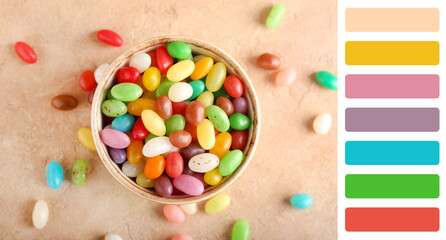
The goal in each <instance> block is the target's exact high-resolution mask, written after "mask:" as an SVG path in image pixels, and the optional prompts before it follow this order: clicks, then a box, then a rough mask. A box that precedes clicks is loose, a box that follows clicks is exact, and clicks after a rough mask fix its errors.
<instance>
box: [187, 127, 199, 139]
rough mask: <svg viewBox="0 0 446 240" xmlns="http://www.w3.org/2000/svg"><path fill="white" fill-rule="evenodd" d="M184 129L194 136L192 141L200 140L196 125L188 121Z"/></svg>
mask: <svg viewBox="0 0 446 240" xmlns="http://www.w3.org/2000/svg"><path fill="white" fill-rule="evenodd" d="M184 131H186V132H188V133H190V135H191V136H192V141H198V138H197V127H196V126H194V125H192V124H190V123H186V126H184Z"/></svg>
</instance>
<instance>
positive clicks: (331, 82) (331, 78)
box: [316, 71, 338, 90]
mask: <svg viewBox="0 0 446 240" xmlns="http://www.w3.org/2000/svg"><path fill="white" fill-rule="evenodd" d="M316 80H317V81H318V82H319V83H320V84H321V85H322V86H324V87H326V88H328V89H331V90H338V78H337V77H336V76H335V75H333V74H331V73H329V72H327V71H321V72H318V73H316Z"/></svg>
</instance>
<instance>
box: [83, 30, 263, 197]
mask: <svg viewBox="0 0 446 240" xmlns="http://www.w3.org/2000/svg"><path fill="white" fill-rule="evenodd" d="M174 41H179V42H185V43H187V44H189V45H192V46H195V47H197V48H199V49H204V50H206V51H209V52H212V53H214V54H215V55H216V56H218V57H219V58H221V60H223V62H224V63H225V65H226V66H227V67H230V68H231V70H232V71H233V72H234V74H236V75H237V76H239V77H240V78H241V79H242V81H243V84H244V86H245V94H246V95H245V97H246V96H247V97H248V98H247V100H248V103H249V107H250V109H251V112H252V114H251V115H252V125H251V127H252V132H251V133H250V137H249V138H248V144H247V146H246V147H245V149H244V154H245V158H244V160H243V162H242V164H241V165H240V166H239V167H238V169H237V170H236V171H235V172H234V173H233V174H232V175H230V176H229V177H227V178H226V179H225V181H224V182H222V183H221V184H219V185H217V186H216V187H214V188H212V189H210V190H208V191H205V192H204V193H203V194H201V195H199V196H188V197H171V198H166V197H161V196H159V195H155V194H153V193H151V192H149V191H147V190H143V188H141V187H138V186H136V184H135V183H134V181H133V180H131V179H129V178H128V177H126V176H125V175H124V174H123V173H122V171H121V170H118V169H117V168H116V165H115V163H114V162H113V160H112V159H111V158H110V157H109V155H108V152H107V147H106V146H105V145H104V144H103V143H102V141H101V140H100V136H99V129H102V126H101V127H100V126H99V122H100V121H101V108H100V105H101V104H102V98H103V95H104V91H105V89H106V86H107V85H108V83H109V82H110V81H112V79H113V78H111V77H112V76H114V73H115V71H116V70H117V68H119V67H120V66H121V64H122V63H124V62H125V61H126V60H128V59H129V58H130V57H131V56H132V55H133V54H135V53H138V52H141V51H146V50H147V49H150V48H153V47H155V46H158V45H162V44H168V43H170V42H174ZM91 130H92V135H93V141H94V144H95V146H96V151H97V153H98V155H99V157H100V158H101V161H102V163H103V164H104V166H105V167H106V168H107V170H108V171H109V173H110V174H111V175H112V176H113V177H114V178H115V179H116V180H117V181H118V182H119V183H121V185H123V186H124V187H125V188H127V189H128V190H130V191H132V192H133V193H135V194H137V195H139V196H142V197H143V198H145V199H148V200H151V201H154V202H158V203H162V204H190V203H196V202H200V201H204V200H206V199H209V198H211V197H213V196H215V195H217V194H219V193H221V192H222V191H224V190H226V189H227V188H228V187H229V186H230V185H232V184H233V183H234V182H235V181H236V180H237V179H238V178H239V177H240V176H241V174H242V173H243V172H244V170H245V169H246V168H247V166H248V165H249V163H250V162H251V160H252V158H253V156H254V153H255V150H256V147H257V144H258V141H259V136H260V106H259V101H258V98H257V95H256V92H255V90H254V86H253V85H252V82H251V80H250V78H249V76H248V75H247V74H246V72H245V71H244V70H243V68H242V67H241V66H240V65H239V64H238V63H237V62H236V61H235V60H234V59H233V58H232V57H231V56H230V55H229V54H227V53H226V52H224V51H223V50H221V49H220V48H218V47H216V46H214V45H212V44H210V43H208V42H206V41H203V40H201V39H197V38H193V37H187V36H179V35H173V36H162V37H156V38H151V39H148V40H145V41H143V42H140V43H138V44H136V45H134V46H133V47H131V48H130V49H128V50H127V51H125V52H124V53H122V54H121V55H119V56H118V57H117V58H116V59H115V60H114V61H113V62H112V63H111V64H110V65H109V67H108V68H107V70H106V71H105V73H104V75H103V77H102V79H101V81H100V82H99V84H98V85H97V87H96V91H95V94H94V97H93V102H92V108H91Z"/></svg>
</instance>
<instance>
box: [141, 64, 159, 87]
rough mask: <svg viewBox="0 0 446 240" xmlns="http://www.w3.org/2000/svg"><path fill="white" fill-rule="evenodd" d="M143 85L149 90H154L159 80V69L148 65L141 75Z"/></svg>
mask: <svg viewBox="0 0 446 240" xmlns="http://www.w3.org/2000/svg"><path fill="white" fill-rule="evenodd" d="M142 81H143V84H144V87H146V88H147V90H149V91H155V90H156V89H157V88H158V86H159V85H160V82H161V73H160V70H158V68H156V67H150V68H149V69H147V70H146V71H145V72H144V75H143V77H142Z"/></svg>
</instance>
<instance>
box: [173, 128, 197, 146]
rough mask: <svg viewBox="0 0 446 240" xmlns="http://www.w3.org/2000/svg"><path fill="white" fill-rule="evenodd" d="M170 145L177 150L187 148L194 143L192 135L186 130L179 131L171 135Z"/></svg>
mask: <svg viewBox="0 0 446 240" xmlns="http://www.w3.org/2000/svg"><path fill="white" fill-rule="evenodd" d="M169 140H170V143H172V145H174V146H175V147H177V148H185V147H187V146H189V144H190V143H191V142H192V136H191V135H190V133H188V132H187V131H184V130H178V131H175V132H173V133H171V134H170V136H169Z"/></svg>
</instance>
